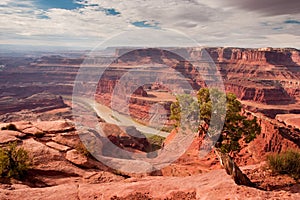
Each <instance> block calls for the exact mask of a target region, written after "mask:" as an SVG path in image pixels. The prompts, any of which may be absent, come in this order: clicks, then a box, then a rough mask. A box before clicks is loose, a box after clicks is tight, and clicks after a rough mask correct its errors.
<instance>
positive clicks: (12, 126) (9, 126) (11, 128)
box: [1, 124, 18, 131]
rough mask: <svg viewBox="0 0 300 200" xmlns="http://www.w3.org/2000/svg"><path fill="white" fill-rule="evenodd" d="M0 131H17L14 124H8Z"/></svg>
mask: <svg viewBox="0 0 300 200" xmlns="http://www.w3.org/2000/svg"><path fill="white" fill-rule="evenodd" d="M1 130H11V131H18V129H17V127H16V125H14V124H8V125H7V126H5V127H2V128H1Z"/></svg>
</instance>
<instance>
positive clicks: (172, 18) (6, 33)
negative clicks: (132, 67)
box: [0, 0, 300, 47]
mask: <svg viewBox="0 0 300 200" xmlns="http://www.w3.org/2000/svg"><path fill="white" fill-rule="evenodd" d="M64 2H65V3H66V2H69V3H68V4H61V3H57V2H56V1H55V2H54V1H53V2H52V1H51V2H50V1H46V0H29V1H23V2H21V3H16V2H15V1H13V0H3V1H1V2H0V13H1V15H0V20H1V25H2V29H1V31H2V33H1V35H0V43H2V44H9V43H14V44H16V43H18V42H19V43H20V44H21V43H26V44H28V43H31V44H33V45H36V44H49V45H58V44H60V45H68V46H70V45H71V44H74V46H75V47H76V46H80V45H81V46H84V45H86V46H90V45H93V44H97V43H99V42H103V41H105V40H107V39H109V38H110V37H112V36H113V35H115V34H118V33H121V32H123V31H130V32H133V33H134V32H137V33H136V34H139V33H138V30H140V29H155V30H156V31H157V32H156V33H160V34H161V37H165V39H166V40H167V39H168V37H169V36H168V35H167V34H165V32H164V30H167V29H172V30H176V31H179V32H182V33H184V34H185V35H187V37H190V38H191V39H193V40H196V41H197V42H199V44H200V45H205V46H243V47H256V46H257V47H263V46H276V45H280V44H282V45H287V44H291V45H292V46H294V47H299V43H297V41H298V38H299V35H300V30H299V27H298V26H296V25H297V24H298V22H299V20H298V19H299V18H300V15H299V14H298V13H293V12H290V13H289V14H282V13H288V12H289V8H291V6H289V5H283V3H282V2H283V1H280V0H274V1H272V4H270V5H268V4H267V3H266V2H267V1H266V0H261V1H259V2H258V0H252V1H250V0H244V1H237V0H232V1H229V0H226V1H225V2H226V3H222V2H224V1H219V0H218V1H217V0H201V1H200V0H151V1H145V0H109V1H108V0H84V1H73V0H67V1H64ZM230 2H233V3H230ZM253 2H254V3H253ZM255 2H256V3H255ZM274 2H275V3H274ZM279 2H281V6H280V5H279ZM291 2H294V1H291ZM284 4H288V3H284ZM295 4H296V3H294V7H296V6H295ZM267 5H268V6H269V7H268V6H267ZM279 8H281V9H279ZM297 8H298V7H297ZM291 9H292V8H291ZM245 10H246V11H249V12H245ZM276 10H280V11H281V14H276V13H277V12H275V11H276ZM276 35H280V38H281V39H283V38H284V37H286V39H283V40H276V39H275V38H276V37H275V36H276ZM136 37H139V36H138V35H136ZM161 37H159V39H161ZM132 38H135V37H132ZM291 38H292V39H294V40H295V42H294V43H293V42H291ZM172 39H174V40H176V37H175V36H172ZM123 40H124V41H125V42H127V38H126V36H124V38H123ZM287 41H289V43H287ZM119 42H120V43H122V41H120V40H119ZM297 44H298V46H295V45H297Z"/></svg>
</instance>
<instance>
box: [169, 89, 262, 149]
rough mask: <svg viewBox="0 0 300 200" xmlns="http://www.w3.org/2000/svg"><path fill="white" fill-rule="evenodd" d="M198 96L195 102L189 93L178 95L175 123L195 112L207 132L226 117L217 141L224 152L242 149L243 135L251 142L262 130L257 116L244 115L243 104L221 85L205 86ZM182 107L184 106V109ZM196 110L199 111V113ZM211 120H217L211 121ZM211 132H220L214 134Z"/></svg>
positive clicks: (174, 106) (201, 127)
mask: <svg viewBox="0 0 300 200" xmlns="http://www.w3.org/2000/svg"><path fill="white" fill-rule="evenodd" d="M211 98H212V99H211ZM197 99H198V102H197V103H195V102H194V101H193V98H192V97H191V96H190V95H180V96H179V97H177V101H176V102H175V103H173V104H172V105H171V117H170V118H171V119H173V120H175V126H176V127H178V126H179V125H181V123H182V118H183V116H185V115H186V113H192V114H193V116H196V117H198V118H199V119H198V120H197V122H198V124H199V125H198V129H199V130H200V131H202V132H207V130H208V126H209V125H211V127H210V129H211V130H220V129H221V127H220V126H221V125H223V123H221V122H222V121H224V126H223V130H222V133H221V135H220V137H219V138H217V139H218V142H217V145H216V147H218V148H220V150H221V151H222V152H223V153H228V152H237V151H239V150H240V143H239V141H240V140H241V139H243V140H244V141H245V142H246V143H249V142H250V141H252V140H253V139H254V138H255V137H256V135H257V134H259V133H260V131H261V128H260V126H259V124H258V123H257V119H256V117H254V118H253V119H247V118H246V117H245V116H243V115H241V110H242V105H241V103H240V102H239V101H238V100H237V99H236V96H235V95H234V94H232V93H228V94H224V93H223V92H221V91H219V90H218V89H210V90H209V89H207V88H202V89H200V90H199V92H198V94H197ZM182 102H183V103H182ZM196 106H199V108H197V107H196ZM225 106H226V109H225V108H224V107H225ZM182 108H184V109H185V110H184V111H183V110H182ZM193 112H199V114H195V113H193ZM212 113H214V115H212ZM212 117H213V119H212ZM184 118H186V116H185V117H184ZM212 120H213V122H214V123H213V124H210V122H211V121H212ZM210 136H211V137H214V136H219V135H217V134H216V135H214V134H212V135H210Z"/></svg>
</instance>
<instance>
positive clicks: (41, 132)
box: [34, 131, 46, 138]
mask: <svg viewBox="0 0 300 200" xmlns="http://www.w3.org/2000/svg"><path fill="white" fill-rule="evenodd" d="M45 135H46V133H45V132H43V131H40V132H37V133H35V134H34V136H35V137H36V138H42V137H44V136H45Z"/></svg>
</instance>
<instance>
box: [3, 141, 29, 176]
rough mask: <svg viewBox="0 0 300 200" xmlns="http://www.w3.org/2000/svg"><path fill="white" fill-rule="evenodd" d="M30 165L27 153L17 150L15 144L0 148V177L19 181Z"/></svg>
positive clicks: (21, 149) (20, 149)
mask: <svg viewBox="0 0 300 200" xmlns="http://www.w3.org/2000/svg"><path fill="white" fill-rule="evenodd" d="M30 163H31V162H30V158H29V156H28V153H27V151H25V150H24V149H23V148H18V147H17V143H16V142H14V143H9V144H8V145H7V146H6V147H2V148H0V177H5V178H16V179H21V178H23V177H24V175H25V174H26V172H27V170H28V169H29V167H30Z"/></svg>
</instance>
